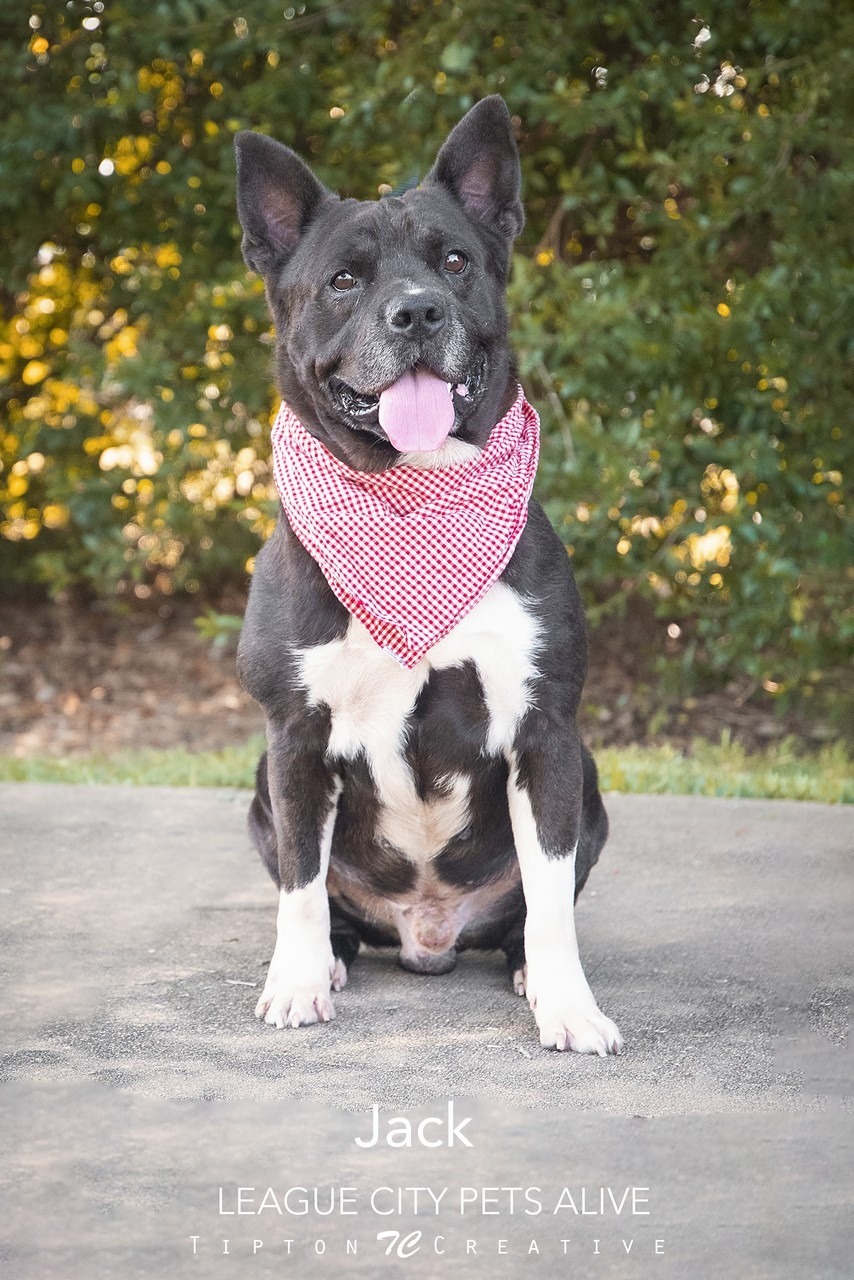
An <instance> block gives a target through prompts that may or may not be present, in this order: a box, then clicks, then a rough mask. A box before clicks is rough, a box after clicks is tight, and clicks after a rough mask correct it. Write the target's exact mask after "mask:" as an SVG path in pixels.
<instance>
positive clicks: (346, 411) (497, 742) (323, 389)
mask: <svg viewBox="0 0 854 1280" xmlns="http://www.w3.org/2000/svg"><path fill="white" fill-rule="evenodd" d="M237 157H238V208H239V214H240V220H241V223H242V226H243V230H244V239H243V253H244V257H245V259H246V262H247V263H248V265H249V266H250V267H251V268H252V269H253V270H254V271H257V272H259V273H260V274H261V276H262V277H263V279H264V282H265V285H266V290H267V296H268V299H269V304H270V308H271V311H272V314H273V317H274V320H275V324H276V331H277V346H276V373H277V379H278V385H279V389H280V391H281V393H282V395H283V397H284V399H285V401H286V402H287V405H289V406H290V409H291V410H292V411H293V414H294V415H295V416H296V418H298V419H299V422H300V423H302V424H303V426H304V428H305V430H306V431H307V432H308V433H310V435H311V437H313V439H314V440H316V441H319V442H320V443H321V444H322V445H323V446H324V448H325V450H327V451H328V453H329V454H330V455H332V457H333V458H334V459H337V460H338V462H339V463H343V464H344V465H345V466H346V468H349V469H351V470H352V471H356V472H360V473H384V472H390V469H392V468H395V467H400V466H405V467H408V468H413V467H414V468H442V469H445V470H447V471H448V472H449V473H450V474H453V471H454V469H455V468H460V469H463V468H464V467H465V465H466V462H467V461H468V460H470V459H472V458H476V457H477V456H478V455H479V453H480V451H481V450H483V449H484V447H485V445H486V442H487V441H488V439H489V438H490V434H491V433H492V431H493V428H494V427H495V424H496V423H498V422H499V420H501V419H502V417H503V415H505V414H506V413H507V412H508V410H509V409H510V407H511V405H512V404H513V403H514V400H515V399H516V397H517V392H518V388H517V382H516V377H515V374H514V369H513V363H512V359H511V356H510V353H509V351H508V347H507V324H506V315H505V304H504V291H505V285H506V279H507V272H508V265H509V258H510V251H511V245H512V241H513V239H514V237H515V236H516V235H518V233H519V231H520V230H521V228H522V224H523V211H522V206H521V204H520V198H519V192H520V171H519V160H518V155H517V151H516V146H515V142H514V139H513V133H512V128H511V122H510V118H509V115H508V112H507V108H506V106H505V105H504V102H503V101H502V100H501V99H500V98H498V97H491V98H486V99H484V100H483V101H482V102H480V103H478V104H477V105H476V106H475V107H473V108H472V110H471V111H469V113H468V114H467V115H466V116H465V117H464V119H463V120H462V121H461V122H460V123H459V124H458V125H457V127H456V128H455V129H454V130H453V131H452V133H451V134H450V136H449V137H448V139H447V140H446V142H445V143H444V145H443V146H442V148H441V150H440V152H439V155H438V157H437V159H436V162H435V165H434V167H433V169H432V170H431V172H430V173H429V175H428V176H427V178H426V179H425V180H424V181H423V183H422V184H421V185H420V186H419V187H418V188H417V189H415V190H410V191H407V192H406V193H405V194H404V195H402V196H400V197H391V198H385V199H382V200H378V201H364V202H363V201H356V200H350V199H343V200H342V199H340V198H339V197H338V196H336V195H334V194H333V193H331V192H330V191H328V190H327V189H326V188H325V187H324V186H323V185H322V184H321V183H320V182H319V181H318V180H317V179H316V178H315V177H314V175H313V174H312V173H311V171H310V170H309V169H308V168H307V167H306V165H305V164H304V163H303V162H302V161H301V160H300V159H299V158H298V157H297V156H296V155H295V154H294V153H293V152H292V151H290V150H289V149H288V148H287V147H284V146H282V145H280V144H279V143H277V142H274V141H272V140H271V139H269V138H267V137H263V136H261V135H258V134H254V133H241V134H239V135H238V137H237ZM425 371H426V372H425ZM416 374H417V375H418V377H422V380H426V381H430V382H431V385H432V384H433V383H436V381H437V378H438V379H439V380H441V382H442V383H444V384H445V386H446V391H445V392H443V394H446V395H447V396H448V397H450V403H451V409H450V410H448V413H449V420H450V430H449V432H448V434H447V439H446V440H445V441H444V443H439V444H438V445H437V447H435V448H423V447H422V448H414V449H407V448H403V447H401V448H396V447H395V445H394V444H393V443H392V441H391V438H390V436H389V434H388V433H387V431H386V430H385V429H384V428H383V426H382V423H381V418H382V414H381V413H380V412H379V406H380V400H381V397H382V396H383V395H384V393H385V392H386V391H387V389H389V388H391V387H392V386H398V385H402V383H401V380H402V379H404V378H406V377H407V376H411V377H413V378H415V376H416ZM443 412H444V410H443ZM392 434H394V433H392ZM400 443H401V442H400V439H398V444H400ZM238 662H239V672H240V678H241V680H242V682H243V684H244V686H245V688H246V689H247V690H248V692H249V693H250V694H251V695H252V696H253V697H254V698H255V699H256V700H257V701H258V702H259V703H260V704H261V706H262V707H263V708H264V711H265V713H266V717H267V741H268V749H267V751H266V753H265V754H264V756H263V757H262V759H261V761H260V763H259V766H258V775H257V792H256V795H255V797H254V800H253V803H252V807H251V812H250V829H251V832H252V836H253V839H254V841H255V843H256V844H257V846H258V849H259V851H260V853H261V856H262V858H263V860H264V863H265V864H266V866H267V868H268V870H269V872H270V874H271V875H272V877H273V879H274V881H275V882H276V885H277V887H278V889H279V910H278V925H277V940H276V947H275V952H274V955H273V958H272V961H271V963H270V967H269V972H268V975H267V980H266V985H265V987H264V992H263V994H262V996H261V998H260V1000H259V1001H258V1005H257V1008H256V1014H257V1016H258V1017H263V1018H264V1020H265V1022H267V1023H268V1024H270V1025H271V1026H276V1027H298V1026H301V1025H305V1024H308V1023H314V1022H326V1021H328V1020H329V1019H331V1018H332V1017H333V1016H334V1008H333V1002H332V996H331V993H332V992H333V991H339V990H340V989H341V988H342V987H343V986H344V983H345V982H346V979H347V970H348V968H349V966H350V965H351V964H352V962H353V960H354V958H355V956H356V953H357V952H358V950H359V945H360V942H361V941H364V942H366V943H368V944H370V945H372V946H395V947H399V956H400V962H401V964H403V965H404V966H405V967H406V968H407V969H411V970H414V971H416V972H418V973H431V974H435V973H444V972H446V971H448V970H449V969H451V968H452V967H453V965H454V963H455V959H456V953H457V951H458V950H460V949H462V948H465V947H478V948H501V949H503V950H504V952H505V954H506V956H507V960H508V964H509V970H510V975H511V980H512V985H513V989H514V991H516V992H517V993H518V994H519V995H527V997H528V1000H529V1002H530V1005H531V1008H532V1009H533V1011H534V1015H535V1017H536V1021H537V1025H538V1027H539V1032H540V1040H541V1042H542V1044H543V1045H546V1046H551V1047H553V1048H557V1049H561V1050H564V1049H573V1050H576V1051H577V1052H579V1053H597V1054H600V1055H602V1056H604V1055H605V1054H608V1053H617V1052H619V1050H620V1048H621V1045H622V1040H621V1037H620V1033H619V1031H618V1030H617V1028H616V1026H615V1025H614V1023H613V1022H612V1021H611V1020H610V1019H609V1018H607V1017H605V1015H604V1014H602V1013H601V1012H600V1010H599V1008H598V1006H597V1004H596V1000H595V998H594V996H593V994H592V992H591V990H590V987H589V985H588V983H587V980H586V978H585V976H584V972H583V969H582V966H581V962H580V960H579V955H578V946H577V941H576V933H575V924H574V899H575V897H577V895H578V893H579V892H580V890H581V889H582V887H583V886H584V883H585V881H586V880H587V877H588V875H589V873H590V869H591V867H592V866H593V864H594V863H595V862H596V860H597V858H598V857H599V853H600V851H601V849H602V846H603V844H604V842H605V839H606V837H607V831H608V822H607V818H606V815H605V810H604V808H603V805H602V800H601V797H600V794H599V790H598V785H597V775H596V767H595V765H594V762H593V759H592V757H591V756H590V754H589V752H588V751H587V749H586V748H585V747H584V745H583V744H582V743H581V741H580V739H579V736H578V732H577V729H576V724H575V716H576V710H577V707H578V701H579V696H580V693H581V688H582V684H583V682H584V677H585V670H586V642H585V629H584V617H583V614H582V609H581V604H580V601H579V597H578V592H577V589H576V586H575V583H574V580H573V576H572V570H571V568H570V564H569V560H568V558H567V555H566V551H565V549H564V547H563V546H562V545H561V543H560V540H559V539H558V537H557V535H556V534H555V533H554V531H553V530H552V528H551V527H550V525H549V523H548V521H547V519H546V517H545V516H544V514H543V512H542V510H541V509H540V507H539V506H538V505H537V504H536V503H535V502H531V503H530V504H529V506H528V509H527V523H526V524H525V527H524V531H523V532H522V535H521V537H520V538H519V540H518V543H517V544H516V546H515V551H514V552H513V554H512V558H511V559H510V560H509V563H507V565H506V567H505V568H504V570H503V572H501V574H500V577H499V578H498V580H497V581H495V583H494V585H492V586H491V587H490V588H489V590H488V591H487V593H486V594H485V595H484V596H483V598H482V599H481V600H480V601H479V603H477V604H476V605H475V606H474V607H473V608H472V609H471V610H470V611H469V612H468V613H467V614H466V615H465V616H464V617H463V618H462V619H461V620H460V621H459V623H458V624H457V625H455V626H454V627H453V629H452V630H451V631H450V632H449V633H448V634H447V635H446V636H445V637H444V638H443V639H441V640H439V642H438V643H436V644H435V645H434V646H433V647H432V648H430V649H429V650H428V651H427V652H426V653H425V654H424V656H423V657H421V658H420V659H419V660H418V661H417V662H416V663H415V664H414V665H410V666H408V667H407V666H404V665H401V663H400V662H398V661H397V660H396V659H395V657H394V656H392V655H391V654H390V653H388V652H387V651H386V650H385V649H383V648H381V647H380V645H379V644H378V643H376V642H375V640H374V639H373V638H372V637H371V635H370V634H369V633H368V631H367V630H366V628H365V626H364V625H363V624H362V623H361V622H360V621H359V620H358V619H357V618H356V617H355V616H353V614H352V613H351V612H349V611H348V609H347V608H345V607H344V605H343V604H342V603H341V602H340V600H339V598H338V597H337V595H336V594H335V593H334V592H333V590H331V589H330V586H329V585H328V582H327V578H326V577H324V575H323V573H322V572H321V569H320V567H319V565H318V563H317V562H316V559H315V558H314V557H313V556H312V555H311V554H309V552H308V551H307V550H306V548H305V546H304V545H303V542H302V541H300V540H299V539H298V538H297V536H296V535H295V533H294V530H293V527H292V522H291V521H289V519H288V518H287V516H286V514H285V512H284V511H283V512H282V514H281V516H280V519H279V522H278V525H277V528H276V531H275V532H274V534H273V536H272V537H271V538H270V540H269V541H268V543H267V544H266V546H265V547H264V548H263V550H262V551H261V553H260V554H259V556H258V558H257V566H256V569H255V575H254V580H253V583H252V590H251V594H250V599H249V605H248V609H247V613H246V620H245V624H244V627H243V634H242V637H241V641H240V649H239V659H238Z"/></svg>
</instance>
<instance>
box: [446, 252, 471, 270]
mask: <svg viewBox="0 0 854 1280" xmlns="http://www.w3.org/2000/svg"><path fill="white" fill-rule="evenodd" d="M468 264H469V260H468V258H467V257H466V255H465V254H464V253H460V251H459V249H452V250H451V252H450V253H446V254H445V262H444V267H445V270H446V271H450V272H451V275H454V276H458V275H460V273H461V272H463V271H465V269H466V267H467V266H468Z"/></svg>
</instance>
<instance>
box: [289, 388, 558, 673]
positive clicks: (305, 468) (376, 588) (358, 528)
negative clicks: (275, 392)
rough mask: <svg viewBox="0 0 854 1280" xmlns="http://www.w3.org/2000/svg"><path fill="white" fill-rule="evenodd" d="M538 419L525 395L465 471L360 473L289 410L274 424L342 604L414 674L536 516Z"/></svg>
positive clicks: (301, 516)
mask: <svg viewBox="0 0 854 1280" xmlns="http://www.w3.org/2000/svg"><path fill="white" fill-rule="evenodd" d="M538 449H539V418H538V417H537V414H536V412H535V410H534V409H532V408H531V406H530V405H529V404H528V402H527V400H526V399H525V397H524V394H523V392H522V388H521V387H520V388H519V394H518V396H517V397H516V401H515V403H514V404H513V407H512V408H511V409H510V410H509V412H508V413H507V414H505V416H504V417H503V418H502V419H501V421H500V422H498V423H497V424H496V426H495V427H494V428H493V430H492V432H491V434H490V436H489V439H488V441H487V442H486V446H485V448H484V449H483V450H482V451H481V452H480V453H479V454H478V455H477V456H476V457H474V458H472V459H470V460H468V461H466V462H463V463H461V464H460V465H458V466H451V467H442V468H437V469H435V470H421V469H419V468H417V467H411V466H400V467H392V468H391V469H390V470H388V471H381V472H366V471H353V470H351V468H350V467H347V466H345V464H344V463H343V462H339V460H338V459H337V458H335V457H334V456H333V455H332V454H331V453H330V452H329V450H328V449H326V448H325V447H324V446H323V445H322V444H321V443H320V442H319V441H318V440H316V439H315V438H314V436H312V435H311V434H310V433H309V432H308V431H306V429H305V427H304V426H303V425H302V423H301V422H300V421H299V419H298V418H297V417H296V416H295V415H294V413H293V412H292V411H291V409H290V408H289V407H288V405H286V404H284V403H283V404H282V407H281V409H280V410H279V413H278V416H277V418H276V421H275V423H274V425H273V472H274V475H275V479H276V487H277V488H278V491H279V496H280V497H281V500H282V506H283V507H284V510H285V514H286V515H287V518H288V521H289V522H290V525H291V528H292V529H293V531H294V533H295V534H296V536H297V537H298V538H299V540H300V542H301V543H302V544H303V546H304V547H305V549H306V550H307V551H308V552H309V553H310V555H311V556H312V557H313V558H314V559H315V560H316V561H317V563H318V565H319V566H320V568H321V570H322V572H323V575H324V577H325V578H326V581H327V582H328V583H329V585H330V587H331V588H332V590H333V591H334V593H335V595H336V596H337V597H338V599H339V600H340V601H341V603H342V604H343V605H344V607H345V608H346V609H348V610H349V612H350V613H352V614H353V616H354V617H355V618H358V619H359V621H360V622H361V623H363V624H364V626H365V627H366V628H367V630H368V632H369V634H370V635H371V636H372V637H373V639H374V640H375V641H376V642H377V644H378V645H379V646H380V648H381V649H385V650H386V651H387V652H388V653H390V654H392V655H393V656H394V657H395V658H396V659H397V661H398V662H399V663H400V664H401V665H402V666H404V667H414V666H415V665H416V663H418V662H419V661H420V660H421V658H422V657H423V656H424V654H425V653H426V652H427V650H428V649H430V648H432V647H433V645H434V644H436V643H437V642H438V641H439V640H441V639H442V637H443V636H446V635H447V634H448V632H449V631H451V630H452V629H453V628H454V627H455V626H456V625H457V623H458V622H460V621H461V619H462V618H464V617H465V616H466V614H467V613H469V612H470V611H471V610H472V609H473V608H474V607H475V605H476V604H477V603H478V601H480V600H482V599H483V597H484V596H485V595H486V593H487V591H488V590H489V589H490V587H491V586H493V584H494V583H495V582H496V581H497V580H498V578H499V577H500V575H501V573H502V572H503V570H504V569H505V568H506V566H507V563H508V561H509V560H510V557H511V556H512V554H513V551H514V549H515V547H516V543H517V542H518V541H519V538H520V537H521V534H522V530H523V529H524V527H525V521H526V520H527V517H528V499H529V498H530V496H531V489H532V488H533V484H534V473H535V472H536V469H537V453H538Z"/></svg>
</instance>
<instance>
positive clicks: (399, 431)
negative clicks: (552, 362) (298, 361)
mask: <svg viewBox="0 0 854 1280" xmlns="http://www.w3.org/2000/svg"><path fill="white" fill-rule="evenodd" d="M485 376H486V369H485V363H483V362H481V363H480V364H479V365H478V366H477V367H476V368H475V369H473V370H471V371H470V372H469V373H468V374H467V375H466V376H465V378H464V380H454V381H449V380H448V379H446V378H445V377H444V376H443V375H442V374H439V373H435V372H434V371H433V370H432V369H430V368H428V367H427V366H426V365H424V364H417V365H415V366H414V368H411V369H407V371H406V372H405V373H403V374H401V376H400V377H399V378H398V379H397V380H396V381H395V382H393V383H391V384H390V385H389V386H387V387H385V388H384V389H383V390H382V391H380V392H379V393H377V394H375V395H374V394H371V393H369V392H364V391H357V390H356V389H355V387H351V386H349V385H348V384H347V383H346V382H344V381H342V380H341V379H340V378H331V379H330V381H329V391H330V394H331V397H332V400H333V402H334V403H335V405H336V407H337V408H338V409H339V410H340V411H341V412H342V413H343V414H344V415H345V416H346V417H347V419H348V420H349V421H350V422H351V423H352V425H353V426H354V427H357V428H358V429H359V430H362V431H368V432H370V433H371V434H372V435H375V436H377V435H379V436H382V437H383V438H385V439H387V440H388V441H389V442H390V443H391V444H392V445H393V446H394V448H395V449H397V450H398V451H399V452H401V453H409V452H416V451H417V452H425V451H430V450H434V449H440V448H441V447H442V445H443V444H444V443H445V441H446V440H447V438H448V436H449V435H451V433H452V432H453V431H455V430H457V429H458V427H459V426H460V424H461V423H462V422H463V421H464V420H465V419H466V418H467V417H468V416H469V414H470V413H471V411H472V409H473V408H474V406H475V405H476V404H477V402H478V400H479V399H480V397H481V395H482V394H483V389H484V385H485Z"/></svg>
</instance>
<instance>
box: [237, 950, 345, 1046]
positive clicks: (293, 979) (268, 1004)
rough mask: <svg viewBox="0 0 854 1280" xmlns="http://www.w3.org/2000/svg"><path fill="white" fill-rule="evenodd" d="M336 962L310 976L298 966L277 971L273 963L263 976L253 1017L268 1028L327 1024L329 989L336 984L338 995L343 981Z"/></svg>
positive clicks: (331, 1009)
mask: <svg viewBox="0 0 854 1280" xmlns="http://www.w3.org/2000/svg"><path fill="white" fill-rule="evenodd" d="M338 963H339V962H330V963H329V965H327V966H325V967H324V970H322V971H321V973H319V974H317V975H315V976H314V977H312V976H310V975H309V974H308V973H307V972H306V971H305V969H303V970H302V971H300V967H299V966H293V967H291V966H288V967H280V966H278V965H277V964H276V962H275V959H274V960H273V962H272V963H271V965H270V968H269V970H268V973H267V981H266V982H265V984H264V991H263V993H262V995H261V999H260V1000H259V1001H258V1003H257V1004H256V1006H255V1017H256V1018H263V1019H264V1021H265V1022H266V1023H267V1025H268V1026H270V1027H278V1028H279V1030H282V1029H284V1028H285V1027H308V1026H311V1025H312V1024H313V1023H316V1022H331V1021H332V1019H333V1018H334V1017H335V1006H334V1005H333V1003H332V995H331V991H330V987H331V986H333V985H334V984H335V982H336V980H337V981H338V983H339V985H337V986H335V990H336V991H340V990H341V987H343V985H344V983H345V982H346V981H347V971H346V969H343V965H342V966H341V968H342V969H343V977H342V975H341V973H340V971H339V970H338Z"/></svg>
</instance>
